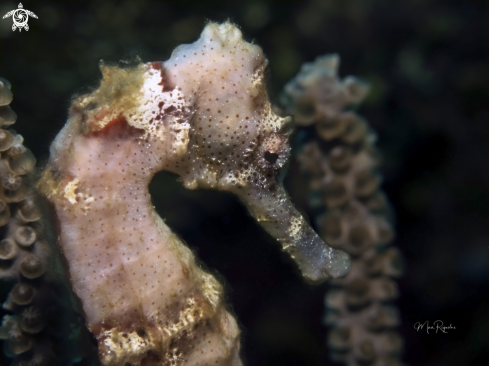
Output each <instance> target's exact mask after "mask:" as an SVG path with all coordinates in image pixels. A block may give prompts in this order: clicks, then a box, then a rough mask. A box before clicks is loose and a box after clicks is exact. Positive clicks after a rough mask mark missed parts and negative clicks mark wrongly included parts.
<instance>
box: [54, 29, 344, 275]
mask: <svg viewBox="0 0 489 366" xmlns="http://www.w3.org/2000/svg"><path fill="white" fill-rule="evenodd" d="M266 66H267V60H266V58H265V57H264V55H263V52H262V50H261V48H260V47H258V46H257V45H254V44H251V43H248V42H246V41H244V40H243V38H242V34H241V32H240V30H239V29H238V28H237V27H236V26H234V25H232V24H231V23H229V22H226V23H223V24H220V25H219V24H216V23H209V24H208V25H207V26H206V27H205V28H204V30H203V32H202V34H201V36H200V38H199V39H198V40H197V41H196V42H194V43H192V44H187V45H182V46H179V47H177V48H176V49H175V50H174V51H173V53H172V55H171V57H170V59H169V60H168V61H165V62H150V63H146V64H139V65H138V66H136V67H133V68H127V69H123V68H117V67H109V66H105V65H102V67H101V69H102V74H103V79H102V82H101V85H100V87H99V89H97V90H96V91H95V92H93V93H92V94H90V95H86V96H82V97H80V98H78V99H77V100H76V101H75V102H74V104H73V107H72V116H78V117H77V118H78V119H77V120H78V121H79V123H78V125H79V127H78V130H79V131H81V132H82V133H83V134H85V135H90V134H98V135H100V134H101V133H102V134H103V133H104V131H107V130H109V129H110V128H112V127H113V126H114V125H118V124H121V123H122V124H127V125H128V126H131V127H132V128H134V129H135V130H137V131H139V132H138V133H137V134H134V136H135V138H137V139H138V141H139V142H138V144H139V145H138V146H140V147H141V148H138V149H137V150H138V151H136V152H135V153H134V155H136V154H141V158H140V159H138V162H139V163H138V164H142V165H144V166H145V167H146V168H147V169H149V170H151V171H153V172H156V171H158V170H162V169H164V170H168V171H171V172H174V173H177V174H178V175H180V176H181V177H182V181H183V183H184V185H185V186H186V187H187V188H190V189H195V188H213V189H219V190H225V191H231V192H233V193H235V194H237V195H238V196H239V197H240V199H241V200H242V201H243V202H244V203H245V205H246V206H247V207H248V208H249V211H250V213H251V214H252V215H253V216H254V217H255V218H256V219H257V221H259V222H260V224H261V225H262V226H263V227H264V228H265V229H266V230H267V231H268V232H269V233H270V234H271V235H272V236H274V237H276V238H277V239H278V240H279V241H280V242H281V243H282V245H283V248H284V250H286V251H287V252H289V253H290V254H291V256H292V257H293V258H294V259H295V260H296V261H297V263H298V264H299V267H300V268H301V270H302V271H303V273H304V275H305V276H306V277H307V278H309V279H312V280H319V279H323V278H326V277H327V276H328V275H331V276H334V277H337V276H340V275H342V274H344V273H346V271H347V270H348V268H349V259H348V256H347V255H346V254H345V253H343V252H340V251H336V250H333V249H332V248H330V247H329V246H327V245H326V244H325V243H324V242H323V241H322V240H321V239H320V238H319V237H318V236H317V235H316V234H315V233H314V231H313V230H312V229H311V228H310V226H309V225H308V224H307V223H306V221H305V220H304V218H303V217H302V216H301V215H300V214H299V213H298V211H297V210H296V209H295V208H294V206H293V204H292V203H291V202H290V200H289V198H288V196H287V194H286V192H285V190H284V189H283V187H282V184H281V182H280V181H279V179H277V177H278V173H279V171H280V168H282V167H283V165H284V164H285V163H286V161H287V160H288V157H289V155H290V146H289V143H288V137H289V134H290V132H291V123H290V122H291V118H290V117H280V116H278V115H277V114H275V113H274V112H273V109H272V106H271V103H270V101H269V99H268V94H267V89H266V85H265V75H264V73H265V68H266ZM80 116H81V117H80ZM69 131H73V128H71V129H69ZM69 131H67V133H65V134H64V136H65V138H66V136H68V135H69V136H71V135H72V133H71V132H69ZM60 139H61V138H60ZM55 145H56V142H55ZM134 159H135V158H134Z"/></svg>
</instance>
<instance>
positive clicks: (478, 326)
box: [0, 0, 489, 366]
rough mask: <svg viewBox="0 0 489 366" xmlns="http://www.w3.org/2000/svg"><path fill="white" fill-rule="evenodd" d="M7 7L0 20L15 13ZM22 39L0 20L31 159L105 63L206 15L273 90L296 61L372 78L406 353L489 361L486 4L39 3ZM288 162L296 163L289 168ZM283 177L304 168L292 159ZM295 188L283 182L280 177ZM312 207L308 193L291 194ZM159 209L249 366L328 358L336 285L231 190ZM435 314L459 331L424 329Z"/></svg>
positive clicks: (160, 196) (178, 191) (173, 198)
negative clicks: (216, 291) (260, 58)
mask: <svg viewBox="0 0 489 366" xmlns="http://www.w3.org/2000/svg"><path fill="white" fill-rule="evenodd" d="M17 5H18V4H17V2H16V1H3V0H2V1H1V2H0V15H2V16H3V14H5V13H6V12H7V11H9V10H12V9H15V8H17ZM23 5H24V8H26V9H29V10H31V11H33V12H34V13H36V14H37V15H38V17H39V19H32V18H31V19H30V20H29V26H30V30H29V31H28V32H25V31H22V32H21V33H19V32H18V31H16V32H12V30H11V26H12V20H11V19H10V18H9V19H0V75H2V76H3V77H5V78H7V79H9V80H10V81H11V82H12V85H13V86H12V90H13V92H14V102H13V103H12V108H13V109H14V110H15V111H16V112H17V114H18V122H17V123H16V124H15V125H14V128H15V129H16V130H17V132H19V133H20V134H22V135H23V136H24V137H25V145H26V146H28V147H29V148H30V149H31V150H33V152H34V153H35V155H36V156H37V157H38V161H39V165H40V166H41V167H42V165H43V163H44V162H45V161H46V159H47V158H48V154H49V153H48V148H49V144H50V142H51V140H52V139H53V138H54V136H55V135H56V133H57V131H58V130H59V129H60V128H61V127H62V126H63V124H64V121H65V119H66V115H67V109H68V107H69V104H70V99H71V97H72V96H73V95H74V94H75V93H81V92H84V91H86V90H88V88H89V87H93V86H96V85H97V83H98V80H99V79H100V73H99V70H98V63H99V60H100V59H104V60H105V61H109V62H118V61H119V60H120V59H129V58H133V57H134V56H135V55H140V56H141V57H142V59H143V60H144V61H152V60H166V59H167V58H168V57H169V56H170V53H171V50H172V49H173V48H174V47H175V46H177V45H178V44H180V43H190V42H193V41H194V40H195V39H196V38H197V37H198V35H199V33H200V31H201V30H202V28H203V25H204V24H205V22H206V21H207V20H213V21H219V22H220V21H224V20H226V19H230V20H232V21H233V22H236V23H237V24H238V25H240V26H241V28H242V31H243V33H244V36H245V38H246V39H247V40H249V41H251V40H253V41H254V42H256V43H257V44H259V45H261V46H262V47H263V49H264V52H265V54H266V55H267V57H268V58H269V61H270V66H269V79H270V89H271V92H272V97H273V98H275V100H277V99H278V95H279V92H280V90H281V88H282V87H283V85H284V84H285V83H286V82H287V81H288V80H289V79H290V78H292V77H293V76H294V75H295V74H296V73H297V71H298V69H299V67H300V65H301V63H303V62H306V61H312V60H314V58H315V57H316V56H318V55H322V54H325V53H332V52H337V53H339V54H340V56H341V59H342V64H341V68H340V74H341V75H342V76H346V75H348V74H353V75H356V76H359V77H362V78H364V79H365V80H367V81H368V82H369V83H370V85H371V87H372V91H371V93H370V95H369V97H368V98H367V100H366V101H365V103H364V105H363V106H362V107H361V108H360V109H359V113H360V114H362V115H363V116H365V117H366V118H367V119H368V121H369V122H370V124H371V125H372V127H373V129H375V130H376V131H377V134H378V138H379V139H378V146H379V147H380V149H381V151H382V153H383V156H384V161H383V166H382V172H383V175H384V184H383V187H384V189H385V191H386V192H387V194H388V196H389V198H390V200H391V202H392V205H393V206H394V209H395V211H396V215H397V237H396V239H395V245H397V246H398V247H399V248H400V250H401V251H402V253H403V254H404V257H405V261H406V273H405V275H404V277H403V278H402V279H401V281H400V282H399V285H400V290H401V297H400V299H399V301H398V305H399V308H400V311H401V317H402V326H401V328H400V331H401V333H402V334H403V336H404V338H405V356H404V360H405V361H406V362H407V363H409V364H412V365H457V366H459V365H487V364H488V363H489V359H488V358H489V357H488V349H489V345H488V340H489V335H488V329H489V328H488V326H489V322H488V310H489V304H488V296H487V294H488V272H489V270H488V262H489V261H488V254H489V250H488V249H489V240H488V232H487V229H488V227H487V224H488V222H487V221H488V200H487V188H488V164H487V163H488V162H487V158H488V124H487V122H488V117H489V116H488V101H489V95H488V81H489V80H488V61H489V60H488V41H489V39H488V38H489V37H488V25H489V22H488V10H489V9H488V2H487V1H341V2H340V1H335V2H333V1H319V2H309V1H303V2H259V1H242V2H210V1H199V2H183V1H180V2H176V1H174V2H164V1H125V2H112V1H71V2H70V1H41V0H37V1H33V0H26V1H24V2H23ZM292 164H294V163H292ZM289 172H296V170H295V169H294V165H292V167H291V169H290V171H289ZM286 183H287V181H286ZM288 188H289V191H290V192H291V195H292V198H293V199H294V200H295V201H296V203H297V204H298V205H299V206H300V207H301V208H302V209H303V210H304V211H306V212H308V208H307V205H306V200H305V197H306V192H305V191H304V188H303V187H301V186H290V184H289V186H288ZM151 193H152V195H153V199H154V202H155V205H156V207H157V210H158V212H159V213H160V214H161V215H162V217H164V218H165V219H166V222H167V224H168V225H169V226H170V227H171V228H172V229H174V230H175V231H176V232H178V233H179V234H180V235H181V236H182V237H183V238H184V239H185V240H186V242H187V243H188V244H189V246H190V247H192V248H193V249H194V250H195V251H196V252H197V254H198V257H199V258H200V259H201V260H202V261H203V262H204V263H205V265H206V266H207V267H208V268H209V269H210V271H212V272H213V273H215V274H216V275H217V276H218V277H219V278H221V280H222V281H224V282H225V283H226V287H227V296H228V299H229V303H230V304H231V306H232V309H233V311H234V312H235V314H236V315H237V317H238V319H239V322H240V324H241V328H242V330H243V355H244V358H245V360H246V362H247V363H248V364H250V365H325V364H328V359H327V353H326V347H325V337H326V329H325V328H324V327H323V326H322V324H321V317H322V314H323V296H324V293H325V292H326V290H327V288H328V285H327V284H323V285H320V286H316V287H313V286H310V285H307V284H305V283H304V282H303V281H302V280H301V278H300V277H299V275H298V271H297V270H296V269H295V267H294V265H293V263H291V261H290V260H289V259H288V258H286V256H284V255H283V254H282V253H281V252H280V250H279V246H278V245H277V244H275V243H274V241H273V240H272V239H271V238H270V237H269V236H268V235H267V234H266V233H265V232H264V231H263V230H262V229H261V228H260V227H259V226H258V225H257V224H256V223H255V222H254V221H253V220H252V219H251V218H250V216H249V215H248V213H247V212H246V210H245V209H244V208H243V207H242V206H241V204H240V203H239V202H238V201H237V200H236V199H235V198H234V197H232V196H230V195H227V194H223V193H219V192H211V191H186V190H184V189H183V188H182V187H181V186H180V184H179V183H178V181H177V179H175V177H172V176H169V175H167V174H165V173H161V174H159V175H158V176H157V177H156V178H155V179H154V181H153V182H152V184H151ZM435 320H442V321H443V322H444V324H445V325H449V324H452V325H453V326H455V327H456V329H455V330H450V331H448V333H446V334H440V333H438V334H433V333H431V334H426V332H424V331H421V332H416V330H415V329H414V324H415V323H416V322H424V321H429V322H430V323H431V322H434V321H435Z"/></svg>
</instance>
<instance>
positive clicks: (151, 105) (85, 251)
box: [40, 23, 349, 365]
mask: <svg viewBox="0 0 489 366" xmlns="http://www.w3.org/2000/svg"><path fill="white" fill-rule="evenodd" d="M265 66H266V60H265V58H264V56H263V54H262V51H261V49H260V48H259V47H258V46H256V45H253V44H250V43H247V42H245V41H243V39H242V36H241V32H240V31H239V30H238V29H237V28H236V27H235V26H234V25H232V24H230V23H224V24H221V25H218V24H215V23H210V24H208V25H207V26H206V27H205V29H204V31H203V32H202V35H201V37H200V39H199V40H197V41H196V42H195V43H193V44H190V45H183V46H180V47H178V48H177V49H175V51H174V52H173V54H172V56H171V58H170V59H169V60H168V61H166V62H152V63H147V64H140V65H138V66H137V67H134V68H128V69H121V68H117V67H111V66H105V65H102V66H101V70H102V74H103V79H102V82H101V85H100V87H99V88H98V89H97V90H95V91H94V92H93V93H92V94H89V95H85V96H81V97H79V98H77V99H76V100H75V101H74V102H73V105H72V107H71V110H70V117H69V120H68V122H67V124H66V126H65V127H64V128H63V130H62V131H61V132H60V133H59V135H58V136H57V137H56V140H55V141H54V143H53V145H52V147H51V158H50V161H49V164H48V166H47V168H46V170H45V172H44V175H43V178H42V180H41V184H40V187H41V189H42V191H43V192H44V194H45V195H46V196H47V197H48V198H49V200H50V201H51V202H52V203H53V205H54V207H55V211H56V215H57V219H58V221H59V238H60V243H59V244H60V246H61V249H62V251H63V253H64V255H65V257H66V259H67V263H68V266H69V271H70V276H71V282H72V285H73V288H74V291H75V292H76V294H77V295H78V297H79V298H80V300H81V303H82V305H83V310H84V312H85V314H86V320H87V323H88V326H89V328H90V330H91V331H92V332H93V334H94V335H95V337H96V338H97V340H98V345H99V355H100V359H101V362H102V363H103V364H104V365H124V364H132V365H167V364H168V365H170V364H171V365H173V364H179V365H211V364H212V365H218V364H219V365H239V364H240V363H241V361H240V359H239V339H238V338H239V330H238V328H237V325H236V322H235V320H234V319H233V317H232V316H231V315H230V314H229V313H228V312H227V311H226V309H225V306H224V303H223V296H222V287H221V286H220V285H219V283H218V282H217V281H216V280H215V279H214V278H213V277H212V276H211V275H209V274H207V273H206V272H204V271H203V270H201V269H200V268H199V266H198V265H197V264H196V262H195V258H194V255H193V253H192V252H191V251H190V250H189V249H188V248H187V247H186V246H185V245H184V244H183V243H182V242H181V240H180V239H178V238H177V237H176V236H175V235H174V234H173V233H172V232H171V231H170V229H169V228H168V227H167V226H166V225H165V223H164V222H163V220H162V219H161V218H160V217H158V215H157V214H156V212H155V210H154V208H153V207H152V205H151V199H150V196H149V193H148V184H149V182H150V180H151V178H152V177H153V175H154V174H155V173H156V172H158V171H160V170H168V171H171V172H174V173H177V174H178V175H180V176H181V177H182V181H183V183H184V185H185V186H186V187H187V188H191V189H194V188H197V187H201V188H214V189H220V190H227V191H231V192H233V193H235V194H237V195H238V196H239V197H240V199H241V200H242V201H243V202H244V203H245V204H246V205H247V207H248V208H249V210H250V213H251V214H252V215H253V216H254V217H255V218H256V219H257V220H258V221H259V222H260V224H261V225H262V226H263V227H264V228H265V229H266V230H267V231H269V232H270V233H271V234H272V235H274V236H275V237H276V238H277V239H278V240H279V241H280V242H281V244H282V245H283V248H284V250H286V251H287V252H289V253H290V254H291V255H292V257H294V258H295V260H296V262H297V263H298V265H299V267H300V268H301V270H302V271H303V273H304V275H305V276H306V277H308V278H310V279H312V280H321V279H324V278H327V277H328V276H333V277H338V276H340V275H342V274H344V273H346V271H348V269H349V258H348V256H347V255H346V254H345V253H344V252H341V251H339V250H335V249H332V248H330V247H329V246H328V245H326V244H325V243H324V242H323V241H322V240H321V239H320V238H319V237H318V236H317V234H316V233H314V231H313V230H312V229H311V228H310V227H309V225H308V224H307V223H306V222H305V220H304V219H303V218H302V216H301V215H300V214H299V213H298V211H297V210H296V209H295V208H294V207H293V205H292V204H291V202H290V201H289V199H288V197H287V194H286V193H285V191H284V189H283V187H282V185H281V182H278V181H277V174H278V171H279V169H280V168H281V167H282V166H283V164H284V163H285V161H286V160H287V158H288V155H289V150H290V148H289V145H288V141H287V140H288V135H289V133H290V118H281V117H279V116H277V115H275V114H274V113H273V112H272V109H271V105H270V102H269V100H268V96H267V93H266V87H265V85H264V77H263V73H264V69H265Z"/></svg>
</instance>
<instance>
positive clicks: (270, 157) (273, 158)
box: [264, 151, 278, 164]
mask: <svg viewBox="0 0 489 366" xmlns="http://www.w3.org/2000/svg"><path fill="white" fill-rule="evenodd" d="M264 158H265V160H266V161H268V162H269V163H270V164H275V163H276V162H277V159H278V154H277V153H272V152H270V151H265V156H264Z"/></svg>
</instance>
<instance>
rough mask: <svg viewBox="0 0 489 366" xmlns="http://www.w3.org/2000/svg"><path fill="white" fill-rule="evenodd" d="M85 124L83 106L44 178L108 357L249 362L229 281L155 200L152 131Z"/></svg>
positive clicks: (115, 361)
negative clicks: (243, 358)
mask: <svg viewBox="0 0 489 366" xmlns="http://www.w3.org/2000/svg"><path fill="white" fill-rule="evenodd" d="M84 123H85V121H84V120H83V114H82V113H78V112H73V116H72V117H71V119H70V121H69V123H68V126H67V127H66V128H65V130H64V131H63V132H62V133H61V134H60V137H58V138H57V140H56V142H55V144H54V145H53V148H52V157H51V162H50V164H49V166H48V168H47V170H46V173H45V176H44V178H43V182H42V184H43V187H44V190H45V192H46V193H48V194H49V196H50V198H51V200H52V202H53V203H54V206H55V209H56V213H57V218H58V220H59V223H60V227H59V230H60V232H59V238H60V245H61V250H62V251H63V253H64V255H65V257H66V259H67V261H68V263H69V270H70V276H71V282H72V285H73V288H74V290H75V292H76V294H77V295H78V297H79V298H80V299H81V300H82V303H83V309H84V311H85V314H86V320H87V322H88V325H89V328H90V330H91V331H92V332H93V334H94V335H95V336H96V338H97V340H98V343H99V354H100V359H101V362H102V363H103V364H104V365H123V364H125V363H126V362H129V363H131V364H144V365H160V364H165V363H164V362H166V361H168V360H171V359H174V360H175V361H177V360H178V361H179V362H180V363H181V364H184V365H191V364H195V363H194V361H195V360H196V357H198V358H199V360H200V361H202V362H203V361H204V360H205V361H206V362H209V363H210V362H212V364H222V365H229V364H233V365H234V364H240V361H239V356H238V352H239V345H238V335H239V332H238V328H237V326H236V323H235V321H234V319H233V318H232V317H231V316H230V315H229V313H228V312H227V311H226V310H225V309H224V306H223V303H222V298H221V297H222V288H221V286H220V285H219V284H218V283H217V281H216V280H215V279H214V278H213V277H212V276H210V275H209V274H207V273H205V272H203V271H202V270H201V269H200V268H199V267H198V266H197V265H196V263H195V258H194V255H193V254H192V252H191V251H190V250H189V249H188V248H187V247H186V246H185V245H184V244H183V243H182V242H181V241H180V240H179V239H178V237H177V236H175V235H174V234H173V233H172V232H171V231H170V229H169V228H168V227H167V226H166V225H165V223H164V222H163V221H162V220H161V218H159V217H158V215H157V214H156V212H155V211H154V209H153V207H152V205H151V199H150V196H149V193H148V184H149V182H150V180H151V178H152V175H153V174H154V171H153V170H152V169H151V167H150V165H149V164H148V162H147V159H148V156H147V155H145V154H144V153H141V151H142V150H143V149H144V147H142V145H141V143H140V141H139V140H138V137H140V136H141V135H142V133H143V132H142V131H141V130H138V129H136V128H133V127H131V126H128V124H127V122H126V121H125V120H124V119H118V120H116V121H114V122H113V123H111V124H110V125H109V126H107V127H106V128H105V129H104V130H103V131H100V132H93V133H92V132H89V133H86V134H79V135H77V136H75V131H76V130H78V131H79V130H80V129H81V128H82V125H83V124H84ZM66 147H68V148H66ZM135 152H137V153H135ZM48 187H49V188H50V189H47V188H48ZM204 344H205V346H204ZM209 345H212V347H209ZM211 348H212V351H213V352H210V350H211ZM205 350H208V352H205ZM203 351H204V354H202V352H203ZM162 360H165V361H162Z"/></svg>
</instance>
